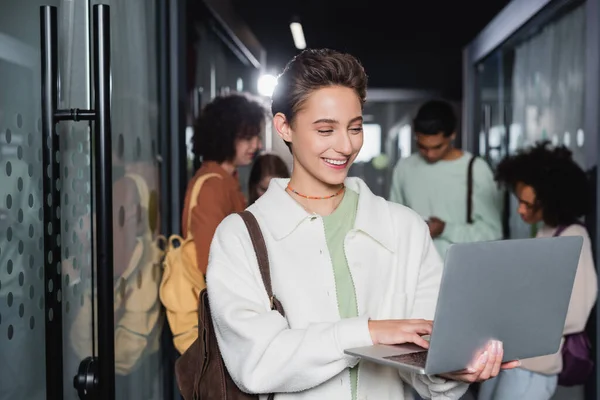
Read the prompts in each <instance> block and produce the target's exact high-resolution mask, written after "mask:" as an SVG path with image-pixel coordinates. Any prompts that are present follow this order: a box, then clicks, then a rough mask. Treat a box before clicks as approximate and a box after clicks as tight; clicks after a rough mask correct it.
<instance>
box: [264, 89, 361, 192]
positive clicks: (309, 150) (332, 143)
mask: <svg viewBox="0 0 600 400" xmlns="http://www.w3.org/2000/svg"><path fill="white" fill-rule="evenodd" d="M362 123H363V119H362V107H361V102H360V99H359V97H358V96H357V94H356V92H355V91H354V90H352V89H350V88H347V87H342V86H331V87H325V88H322V89H318V90H316V91H314V92H312V93H311V94H310V95H309V96H308V98H307V99H306V101H305V102H304V104H303V105H302V107H301V109H300V110H299V111H298V112H297V114H296V117H295V119H294V121H293V124H292V125H290V124H289V123H288V121H287V120H286V119H285V116H283V115H282V114H277V115H276V116H275V117H274V126H275V127H276V128H277V131H278V132H279V135H280V136H281V137H282V139H283V140H285V141H287V142H291V143H292V152H293V155H294V174H295V175H296V174H298V173H299V174H302V175H309V176H312V177H313V178H316V179H317V180H318V181H320V182H323V183H325V184H327V185H339V184H341V183H343V182H344V179H345V178H346V176H347V175H348V169H349V168H350V165H351V164H352V162H353V161H354V159H355V158H356V156H357V155H358V152H359V151H360V149H361V147H362V144H363V127H362Z"/></svg>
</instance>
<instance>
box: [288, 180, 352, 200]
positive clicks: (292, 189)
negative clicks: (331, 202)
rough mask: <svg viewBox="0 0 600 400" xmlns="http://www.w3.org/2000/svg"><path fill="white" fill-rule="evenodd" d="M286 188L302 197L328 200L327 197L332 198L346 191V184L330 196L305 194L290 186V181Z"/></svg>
mask: <svg viewBox="0 0 600 400" xmlns="http://www.w3.org/2000/svg"><path fill="white" fill-rule="evenodd" d="M286 189H287V190H289V191H290V192H292V193H294V194H295V195H297V196H300V197H302V198H304V199H308V200H326V199H331V198H333V197H335V196H337V195H339V194H340V193H342V192H343V191H344V189H345V186H344V185H342V187H341V188H340V190H338V191H337V192H335V193H334V194H332V195H329V196H307V195H305V194H302V193H298V192H297V191H296V190H294V188H292V187H291V186H290V184H289V183H288V185H287V188H286Z"/></svg>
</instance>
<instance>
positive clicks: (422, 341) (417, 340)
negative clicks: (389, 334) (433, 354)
mask: <svg viewBox="0 0 600 400" xmlns="http://www.w3.org/2000/svg"><path fill="white" fill-rule="evenodd" d="M408 341H409V342H412V343H414V344H416V345H417V346H421V347H423V348H424V349H428V348H429V342H428V341H427V340H425V339H423V338H422V337H421V336H420V335H418V334H416V333H415V334H413V335H411V336H410V338H409V339H408Z"/></svg>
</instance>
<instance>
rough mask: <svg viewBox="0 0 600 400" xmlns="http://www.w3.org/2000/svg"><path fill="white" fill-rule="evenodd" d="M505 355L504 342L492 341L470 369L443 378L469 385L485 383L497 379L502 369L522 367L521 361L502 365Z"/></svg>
mask: <svg viewBox="0 0 600 400" xmlns="http://www.w3.org/2000/svg"><path fill="white" fill-rule="evenodd" d="M503 355H504V350H503V348H502V342H499V341H497V340H492V341H491V342H490V343H489V344H488V346H487V348H486V349H485V351H483V353H481V354H479V355H478V357H477V358H476V359H475V361H474V362H473V364H472V365H471V366H470V367H469V368H467V369H466V370H463V371H458V372H453V373H450V374H444V375H442V377H443V378H446V379H451V380H454V381H461V382H467V383H475V382H483V381H486V380H488V379H491V378H494V377H496V376H497V375H498V374H499V373H500V370H501V369H513V368H517V367H519V366H520V365H521V362H520V361H509V362H506V363H502V357H503Z"/></svg>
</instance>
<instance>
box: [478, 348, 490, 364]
mask: <svg viewBox="0 0 600 400" xmlns="http://www.w3.org/2000/svg"><path fill="white" fill-rule="evenodd" d="M487 361H488V352H487V351H485V352H483V354H482V355H481V356H480V357H479V364H485V363H487Z"/></svg>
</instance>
